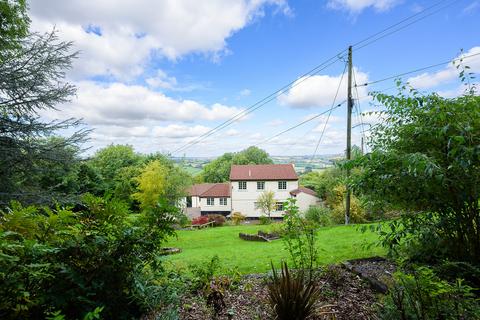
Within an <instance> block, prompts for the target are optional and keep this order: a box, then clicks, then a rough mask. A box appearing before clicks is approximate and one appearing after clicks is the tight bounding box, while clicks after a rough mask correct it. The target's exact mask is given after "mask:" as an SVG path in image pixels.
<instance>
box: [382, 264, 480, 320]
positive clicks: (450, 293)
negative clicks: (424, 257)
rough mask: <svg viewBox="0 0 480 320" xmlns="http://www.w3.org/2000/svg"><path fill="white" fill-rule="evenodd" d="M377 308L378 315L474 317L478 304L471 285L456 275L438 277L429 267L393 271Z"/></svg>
mask: <svg viewBox="0 0 480 320" xmlns="http://www.w3.org/2000/svg"><path fill="white" fill-rule="evenodd" d="M394 279H395V284H394V286H393V288H392V289H391V290H390V293H389V294H388V296H387V297H386V299H385V301H384V305H383V307H382V309H381V311H380V316H381V318H382V319H388V320H390V319H392V320H393V319H452V320H453V319H478V316H479V315H480V304H479V302H478V301H477V300H476V299H475V295H474V294H473V292H472V291H473V289H472V288H471V287H469V286H467V285H464V284H463V281H462V280H461V279H457V280H456V282H455V283H454V284H451V283H449V282H447V281H445V280H441V279H439V278H438V277H437V276H436V275H435V274H434V273H433V271H432V270H431V269H428V268H426V267H419V268H416V270H415V271H414V272H413V273H412V274H405V273H402V272H397V273H396V274H395V277H394Z"/></svg>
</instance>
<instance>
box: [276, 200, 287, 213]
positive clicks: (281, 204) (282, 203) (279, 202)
mask: <svg viewBox="0 0 480 320" xmlns="http://www.w3.org/2000/svg"><path fill="white" fill-rule="evenodd" d="M279 206H282V210H278V207H279ZM284 210H285V203H284V202H281V201H277V202H275V211H284Z"/></svg>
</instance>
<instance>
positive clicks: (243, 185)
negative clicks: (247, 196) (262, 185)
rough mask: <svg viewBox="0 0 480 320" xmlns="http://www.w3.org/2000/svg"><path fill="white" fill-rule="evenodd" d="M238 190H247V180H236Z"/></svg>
mask: <svg viewBox="0 0 480 320" xmlns="http://www.w3.org/2000/svg"><path fill="white" fill-rule="evenodd" d="M238 190H247V181H238Z"/></svg>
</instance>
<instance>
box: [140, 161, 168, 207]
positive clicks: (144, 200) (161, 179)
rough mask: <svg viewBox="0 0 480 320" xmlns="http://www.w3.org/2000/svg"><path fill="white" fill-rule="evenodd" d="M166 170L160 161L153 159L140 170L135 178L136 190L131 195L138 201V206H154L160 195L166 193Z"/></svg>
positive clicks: (163, 195) (162, 195)
mask: <svg viewBox="0 0 480 320" xmlns="http://www.w3.org/2000/svg"><path fill="white" fill-rule="evenodd" d="M167 177H168V170H167V168H165V167H164V166H163V165H162V164H161V163H160V161H158V160H154V161H152V162H150V163H149V164H147V165H146V166H145V168H143V169H142V170H141V173H140V175H139V176H138V177H137V178H136V179H135V180H136V181H137V183H138V187H137V188H138V192H136V193H134V194H133V197H134V198H135V199H136V200H138V202H140V207H141V208H142V209H145V208H154V207H155V206H156V205H157V204H158V202H159V200H160V197H165V195H166V184H167Z"/></svg>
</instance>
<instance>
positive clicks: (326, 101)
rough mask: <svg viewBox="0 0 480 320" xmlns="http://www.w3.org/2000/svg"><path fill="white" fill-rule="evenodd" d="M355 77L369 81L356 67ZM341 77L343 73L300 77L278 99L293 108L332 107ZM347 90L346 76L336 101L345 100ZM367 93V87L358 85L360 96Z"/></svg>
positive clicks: (359, 81) (362, 80)
mask: <svg viewBox="0 0 480 320" xmlns="http://www.w3.org/2000/svg"><path fill="white" fill-rule="evenodd" d="M355 77H356V80H357V83H366V82H368V75H367V74H366V73H363V72H359V71H358V70H357V69H356V68H355ZM340 79H341V75H338V76H328V75H317V76H312V77H310V78H308V79H306V80H305V78H300V79H298V80H297V81H296V82H295V84H294V86H293V87H292V88H291V89H290V90H289V91H288V92H286V93H283V94H281V95H279V97H278V100H279V102H280V103H281V104H284V105H288V106H290V107H293V108H312V107H327V106H328V107H330V106H331V105H332V102H333V99H334V97H335V93H336V92H337V88H338V84H339V82H340ZM346 92H347V77H346V76H344V77H343V81H342V84H341V86H340V90H339V92H338V96H337V100H336V103H340V102H342V101H343V100H345V95H346ZM367 93H368V92H367V89H366V87H358V95H359V96H360V97H363V96H366V95H367Z"/></svg>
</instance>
